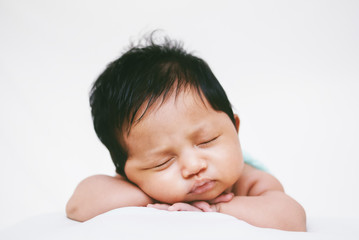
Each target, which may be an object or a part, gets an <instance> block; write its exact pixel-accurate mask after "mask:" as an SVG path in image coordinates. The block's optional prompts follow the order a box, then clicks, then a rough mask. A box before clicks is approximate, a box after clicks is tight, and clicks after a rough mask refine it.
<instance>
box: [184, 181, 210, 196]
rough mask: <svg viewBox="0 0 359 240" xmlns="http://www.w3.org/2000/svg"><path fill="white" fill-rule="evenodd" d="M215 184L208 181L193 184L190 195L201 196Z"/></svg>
mask: <svg viewBox="0 0 359 240" xmlns="http://www.w3.org/2000/svg"><path fill="white" fill-rule="evenodd" d="M215 183H216V182H215V181H214V180H209V179H206V180H201V181H198V182H195V184H194V185H193V187H192V189H191V191H190V193H195V194H201V193H204V192H207V191H209V190H211V189H212V188H213V187H214V185H215Z"/></svg>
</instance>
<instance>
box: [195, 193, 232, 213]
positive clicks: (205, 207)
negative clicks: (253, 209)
mask: <svg viewBox="0 0 359 240" xmlns="http://www.w3.org/2000/svg"><path fill="white" fill-rule="evenodd" d="M233 196H234V194H233V193H222V194H221V195H219V196H218V197H216V198H215V199H213V200H211V201H208V202H205V201H198V202H193V203H192V205H193V206H195V207H197V208H199V209H201V210H202V211H203V212H218V208H217V205H216V204H217V203H221V202H229V201H231V200H232V199H233Z"/></svg>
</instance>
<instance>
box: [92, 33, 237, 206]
mask: <svg viewBox="0 0 359 240" xmlns="http://www.w3.org/2000/svg"><path fill="white" fill-rule="evenodd" d="M147 42H148V43H147V44H146V45H143V46H142V45H139V46H135V47H132V48H131V49H130V50H128V51H127V52H126V53H124V54H123V55H122V56H121V57H120V58H119V59H117V60H115V61H114V62H112V63H111V64H109V65H108V67H107V68H106V69H105V71H104V72H103V73H102V74H101V75H100V76H99V78H98V79H97V80H96V82H95V83H94V85H93V88H92V91H91V96H90V104H91V108H92V116H93V122H94V127H95V131H96V133H97V135H98V137H99V138H100V140H101V141H102V143H103V144H104V145H105V146H106V147H107V148H108V150H109V152H110V154H111V157H112V160H113V162H114V164H115V166H116V171H117V173H119V174H120V175H122V176H125V177H127V178H128V179H129V180H130V181H132V182H134V183H135V184H137V185H138V186H139V187H140V188H141V189H142V190H144V192H146V193H147V194H149V195H150V196H151V197H153V198H155V199H157V200H161V198H162V197H163V196H161V193H156V190H155V188H161V186H162V187H163V189H162V190H164V191H166V189H165V188H166V186H165V185H166V184H165V185H162V184H161V181H162V182H167V183H168V184H171V185H172V189H173V188H174V189H176V187H174V186H173V184H175V183H176V182H178V181H179V180H178V179H175V178H173V176H174V175H176V171H177V173H178V174H177V175H181V176H178V177H182V178H186V179H187V178H192V177H194V176H196V177H195V180H193V181H194V182H193V181H192V182H191V183H190V185H188V186H187V185H186V184H184V185H181V186H178V189H177V190H178V192H183V193H184V195H183V194H182V195H180V194H179V195H178V196H172V197H170V198H168V196H167V199H165V201H166V202H175V201H179V200H181V201H183V200H186V201H191V200H196V199H197V196H198V195H200V196H201V198H202V199H203V198H208V199H210V198H212V197H215V195H218V194H220V193H221V191H222V192H223V191H224V190H226V189H227V188H228V187H229V186H231V185H232V184H233V183H234V182H235V181H236V179H237V178H238V177H239V173H240V171H241V169H242V167H243V159H242V153H241V149H240V145H239V140H238V136H237V131H238V127H239V119H238V117H237V116H235V115H234V114H233V111H232V108H231V104H230V102H229V100H228V98H227V96H226V93H225V91H224V90H223V88H222V86H221V85H220V83H219V82H218V80H217V79H216V77H215V76H214V74H213V73H212V71H211V69H210V68H209V66H208V65H207V64H206V62H205V61H203V60H202V59H200V58H198V57H195V56H193V55H192V54H189V53H187V52H186V51H184V50H183V48H182V47H181V45H180V44H178V43H177V42H174V41H170V40H168V39H165V40H164V42H163V43H161V44H156V43H154V42H153V41H152V40H151V39H150V40H149V41H147ZM226 158H228V160H226ZM212 168H213V169H212ZM202 172H203V173H205V172H207V173H208V174H207V175H206V174H202ZM216 174H217V175H221V176H218V177H221V178H224V180H223V181H224V183H223V184H220V183H218V182H216V181H217V180H216V178H217V176H216ZM236 174H238V176H234V175H236ZM222 175H223V176H222ZM170 176H172V177H170ZM156 184H157V186H156ZM158 184H160V185H158ZM202 184H204V185H203V186H202ZM200 186H202V187H200ZM188 188H189V189H188ZM206 188H208V189H209V188H211V191H209V190H208V189H206ZM181 189H182V190H181ZM162 192H163V191H162ZM186 192H187V193H186ZM185 195H186V196H185ZM163 201H164V200H163Z"/></svg>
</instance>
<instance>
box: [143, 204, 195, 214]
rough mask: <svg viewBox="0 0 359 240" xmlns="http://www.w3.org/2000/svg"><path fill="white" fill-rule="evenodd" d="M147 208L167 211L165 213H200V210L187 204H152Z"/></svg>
mask: <svg viewBox="0 0 359 240" xmlns="http://www.w3.org/2000/svg"><path fill="white" fill-rule="evenodd" d="M147 207H152V208H156V209H160V210H167V211H194V212H202V210H201V209H200V208H197V207H195V206H194V205H191V204H189V203H183V202H178V203H174V204H172V205H169V204H166V203H154V204H148V205H147Z"/></svg>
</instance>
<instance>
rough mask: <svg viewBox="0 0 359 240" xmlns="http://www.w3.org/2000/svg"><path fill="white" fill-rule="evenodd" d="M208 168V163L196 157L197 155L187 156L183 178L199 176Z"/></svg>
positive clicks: (183, 167)
mask: <svg viewBox="0 0 359 240" xmlns="http://www.w3.org/2000/svg"><path fill="white" fill-rule="evenodd" d="M206 168H207V161H206V160H205V159H203V158H201V157H200V156H196V155H195V154H193V155H190V156H188V155H187V156H186V157H185V159H183V160H182V176H183V177H184V178H189V177H192V176H194V175H197V174H198V173H200V172H202V171H203V170H204V169H206Z"/></svg>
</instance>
